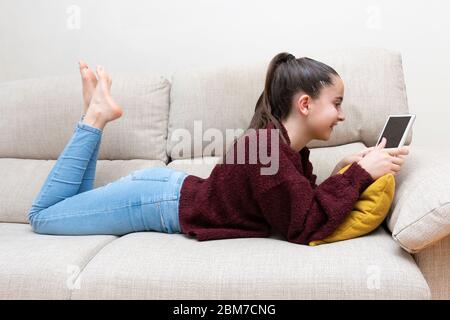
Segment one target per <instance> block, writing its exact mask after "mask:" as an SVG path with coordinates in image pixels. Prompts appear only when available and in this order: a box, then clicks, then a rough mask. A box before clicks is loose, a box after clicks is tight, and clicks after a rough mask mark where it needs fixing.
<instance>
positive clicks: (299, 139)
mask: <svg viewBox="0 0 450 320" xmlns="http://www.w3.org/2000/svg"><path fill="white" fill-rule="evenodd" d="M281 123H282V124H283V126H284V127H285V128H286V131H287V134H288V136H289V140H290V142H291V145H290V147H291V149H292V150H294V151H295V152H300V150H302V149H303V148H304V147H306V145H307V144H308V142H309V141H311V139H310V137H309V134H308V133H307V132H305V130H303V128H304V126H301V125H299V122H298V120H297V119H292V118H287V119H286V120H284V121H282V122H281Z"/></svg>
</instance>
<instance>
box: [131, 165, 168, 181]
mask: <svg viewBox="0 0 450 320" xmlns="http://www.w3.org/2000/svg"><path fill="white" fill-rule="evenodd" d="M173 172H174V170H173V169H171V168H167V167H152V168H145V169H141V170H137V171H134V172H133V173H132V174H131V179H132V180H152V181H169V179H170V176H171V175H172V174H173Z"/></svg>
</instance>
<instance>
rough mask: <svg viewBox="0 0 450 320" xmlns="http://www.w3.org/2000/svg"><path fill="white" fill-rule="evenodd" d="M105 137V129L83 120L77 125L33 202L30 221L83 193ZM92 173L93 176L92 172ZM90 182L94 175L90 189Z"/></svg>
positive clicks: (29, 215)
mask: <svg viewBox="0 0 450 320" xmlns="http://www.w3.org/2000/svg"><path fill="white" fill-rule="evenodd" d="M101 134H102V130H101V129H99V128H94V127H92V126H89V125H88V124H86V123H83V122H81V121H79V122H78V123H77V125H76V127H75V130H74V134H73V135H72V137H71V139H70V140H69V142H68V143H67V145H66V147H65V148H64V150H63V152H62V153H61V155H60V156H59V157H58V160H57V161H56V164H55V165H54V167H53V168H52V170H51V171H50V173H49V175H48V176H47V179H46V180H45V182H44V185H43V186H42V188H41V190H40V191H39V194H38V195H37V197H36V198H35V199H34V201H33V203H32V206H31V209H30V211H29V213H28V218H29V221H30V222H31V221H32V220H33V218H34V217H35V216H36V215H38V214H39V212H41V211H42V210H44V209H46V208H48V207H51V206H53V205H55V204H56V203H58V202H60V201H62V200H64V199H66V198H70V197H72V196H74V195H76V194H78V193H79V190H80V186H81V185H82V182H83V179H84V176H85V173H86V169H87V167H88V164H89V163H91V161H90V160H91V158H92V157H93V156H94V153H95V151H96V149H97V148H98V146H99V144H100V138H101ZM91 168H92V163H91ZM90 174H91V175H92V169H91V173H90ZM94 174H95V169H94ZM90 179H91V176H89V175H88V176H86V182H85V184H84V188H87V187H88V185H89V184H90Z"/></svg>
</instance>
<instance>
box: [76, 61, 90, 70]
mask: <svg viewBox="0 0 450 320" xmlns="http://www.w3.org/2000/svg"><path fill="white" fill-rule="evenodd" d="M78 65H79V67H80V71H81V72H82V73H84V72H86V71H87V69H88V65H87V63H86V62H84V61H83V60H80V61H78Z"/></svg>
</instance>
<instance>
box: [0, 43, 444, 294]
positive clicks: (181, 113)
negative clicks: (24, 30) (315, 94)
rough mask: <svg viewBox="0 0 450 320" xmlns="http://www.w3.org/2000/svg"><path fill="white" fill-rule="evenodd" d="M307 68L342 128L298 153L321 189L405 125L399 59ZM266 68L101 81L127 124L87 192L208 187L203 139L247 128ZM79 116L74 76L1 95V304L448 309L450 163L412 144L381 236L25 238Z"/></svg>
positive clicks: (340, 59)
mask: <svg viewBox="0 0 450 320" xmlns="http://www.w3.org/2000/svg"><path fill="white" fill-rule="evenodd" d="M294 54H296V53H295V52H294ZM310 56H311V57H313V58H316V59H318V60H321V61H323V62H326V63H328V64H330V65H331V66H333V67H334V68H335V69H336V70H337V71H338V72H339V73H340V74H341V76H342V78H343V80H344V82H345V88H346V89H345V99H344V104H343V109H344V111H345V113H346V118H347V119H346V121H345V122H344V123H343V124H341V125H339V126H338V127H337V128H336V129H335V131H334V133H333V136H332V138H331V139H330V140H329V141H313V142H312V143H311V144H310V145H308V147H309V148H311V162H312V163H313V165H314V173H315V174H317V176H318V183H320V182H321V181H323V180H324V179H326V178H327V177H328V176H329V174H330V173H331V171H332V169H333V167H334V165H335V164H336V163H337V161H338V160H340V159H341V158H342V157H344V156H345V155H347V154H349V153H352V152H356V151H359V150H360V149H362V148H363V147H364V146H372V145H374V143H375V140H376V138H377V135H378V133H379V131H380V129H381V128H382V125H383V124H384V121H385V119H386V116H387V115H388V114H401V113H408V105H407V99H406V89H405V83H404V77H403V72H402V64H401V56H400V54H398V53H395V52H390V51H386V50H382V49H373V48H366V49H352V50H342V51H333V52H317V54H315V55H310ZM267 63H268V61H265V62H257V63H256V62H255V64H254V65H251V66H233V67H223V68H217V69H204V70H188V69H186V70H184V71H180V72H177V73H175V74H174V75H173V76H172V77H171V79H165V78H163V77H159V76H152V75H145V74H124V73H114V72H111V74H112V76H113V85H112V93H113V96H114V97H115V98H116V100H117V101H118V102H119V103H120V104H121V105H122V106H123V107H124V110H125V113H124V116H123V118H122V119H121V120H119V121H116V122H113V123H111V124H109V125H108V126H107V127H106V128H105V131H104V133H103V138H102V145H101V149H100V154H99V161H98V165H97V175H96V182H95V187H98V186H101V185H104V184H107V183H109V182H112V181H114V180H116V179H118V178H120V177H121V176H125V175H127V174H129V173H130V172H132V171H134V170H137V169H140V168H144V167H150V166H165V165H167V166H169V167H172V168H176V169H179V170H185V171H186V172H188V173H189V174H194V175H198V176H201V177H207V176H208V175H209V173H210V172H211V170H212V168H213V167H214V164H215V163H216V161H217V160H218V159H219V156H220V152H219V151H218V150H211V148H208V145H209V144H210V143H211V141H212V138H211V136H210V135H208V133H211V132H222V133H224V134H223V137H225V130H226V129H238V128H240V129H244V128H246V126H247V124H248V123H249V121H250V119H251V116H252V114H253V112H254V105H255V102H256V100H257V97H258V96H259V94H260V93H261V90H262V88H263V81H264V75H265V70H266V67H267ZM81 109H82V99H81V82H80V79H79V77H78V74H77V73H76V71H75V70H74V74H72V75H68V76H62V77H46V78H41V79H26V80H18V81H12V82H6V83H1V84H0V111H1V115H2V116H1V117H0V177H1V180H0V299H430V298H433V299H449V298H450V271H449V269H450V267H449V266H450V237H449V236H448V234H449V231H450V228H449V223H450V222H449V221H450V215H449V212H450V208H449V203H450V201H449V198H450V167H449V166H450V165H449V161H448V160H449V159H450V156H449V154H448V153H446V152H444V151H439V150H431V151H429V150H424V149H419V148H416V147H415V146H414V143H412V144H411V154H410V155H409V157H408V160H407V162H406V164H405V165H404V167H403V170H402V172H401V174H400V175H399V176H398V177H397V178H396V182H397V189H396V194H395V200H394V203H393V205H392V207H391V210H390V215H389V217H388V219H386V223H385V224H383V225H382V226H381V227H380V228H378V229H377V230H376V231H374V232H373V233H371V234H369V235H367V236H364V237H360V238H357V239H352V240H347V241H341V242H337V243H333V244H327V245H321V246H318V247H308V246H303V245H296V244H293V243H289V242H287V241H283V240H282V238H281V237H280V236H279V235H276V234H274V235H272V236H271V237H269V238H240V239H226V240H214V241H204V242H199V241H197V240H195V239H193V238H190V237H188V236H186V235H183V234H172V235H171V234H164V233H157V232H145V233H132V234H128V235H125V236H122V237H116V236H105V235H99V236H78V237H75V236H51V235H40V234H35V233H33V232H32V230H31V228H30V225H29V224H27V211H28V209H29V208H30V205H31V202H32V200H33V199H34V197H35V196H36V194H37V192H38V191H39V189H40V187H41V185H42V184H43V182H44V180H45V178H46V176H47V174H48V173H49V171H50V169H51V168H52V166H53V165H54V164H55V160H56V159H57V157H58V155H59V154H60V152H61V151H62V150H63V148H64V146H65V144H66V142H67V141H68V139H69V138H70V136H71V134H72V132H73V130H74V126H75V124H76V122H77V121H78V119H79V117H80V114H81ZM416 121H420V119H417V120H416ZM211 128H214V129H216V130H215V131H207V130H208V129H211ZM179 129H185V130H184V131H180V130H179ZM194 129H195V130H194ZM195 131H196V132H195ZM180 132H189V133H190V134H191V137H192V138H193V139H192V141H189V140H188V139H180V135H179V133H180ZM202 135H204V136H203V139H202ZM411 137H412V136H411V135H410V137H409V139H408V143H410V142H411V141H412V140H411ZM194 141H195V143H194ZM231 141H232V140H228V141H225V142H227V143H228V145H227V146H229V143H231ZM180 146H183V147H189V146H192V150H191V152H185V151H183V152H179V151H180ZM184 150H186V149H184ZM429 152H433V155H434V156H433V158H432V159H430V157H429V156H427V154H429ZM236 191H237V192H238V188H237V187H236Z"/></svg>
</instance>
